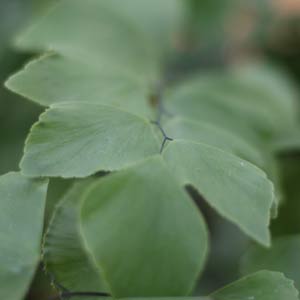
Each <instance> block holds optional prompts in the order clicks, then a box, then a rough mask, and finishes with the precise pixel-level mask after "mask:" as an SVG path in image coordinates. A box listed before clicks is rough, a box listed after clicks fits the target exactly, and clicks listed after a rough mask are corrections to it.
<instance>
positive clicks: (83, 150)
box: [21, 102, 159, 177]
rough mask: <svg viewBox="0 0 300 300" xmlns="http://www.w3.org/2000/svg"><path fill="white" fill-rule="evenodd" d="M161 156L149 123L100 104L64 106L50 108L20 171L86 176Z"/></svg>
mask: <svg viewBox="0 0 300 300" xmlns="http://www.w3.org/2000/svg"><path fill="white" fill-rule="evenodd" d="M158 151H159V145H158V141H157V140H156V137H155V136H154V134H153V132H152V127H151V124H150V123H149V122H148V121H147V120H146V119H142V118H140V117H137V116H135V115H132V114H130V113H127V112H125V111H122V110H119V109H116V108H112V107H109V106H104V105H100V104H96V103H81V102H74V103H62V104H56V105H53V106H51V108H50V109H49V110H48V111H46V113H45V114H43V115H42V116H41V118H40V121H39V122H38V123H37V124H36V125H35V126H34V127H33V129H32V131H31V133H30V135H29V138H28V140H27V143H26V146H25V154H24V157H23V160H22V162H21V168H22V171H23V173H24V174H26V175H29V176H33V177H35V176H36V177H37V176H48V177H51V176H52V177H59V176H61V177H86V176H89V175H91V174H93V173H95V172H97V171H111V170H118V169H121V168H124V167H126V166H128V165H131V164H134V163H136V162H138V161H140V160H143V159H145V158H147V157H149V156H151V155H154V154H156V153H158Z"/></svg>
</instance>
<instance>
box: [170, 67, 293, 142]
mask: <svg viewBox="0 0 300 300" xmlns="http://www.w3.org/2000/svg"><path fill="white" fill-rule="evenodd" d="M295 99H296V95H295V93H294V89H293V88H292V86H291V85H289V84H288V82H287V80H286V79H285V78H284V76H282V74H281V73H279V72H276V71H275V70H273V69H272V68H270V69H269V68H267V67H265V66H261V65H254V66H247V65H246V66H242V67H239V68H236V69H233V70H230V71H229V72H227V73H226V72H223V73H220V72H219V73H211V74H207V73H206V74H205V75H204V74H199V75H197V76H195V77H193V78H192V79H189V80H187V81H185V82H183V83H182V84H181V85H179V86H177V87H176V88H173V89H172V90H170V94H169V97H168V100H169V101H168V102H169V104H168V105H169V106H168V110H169V111H170V112H171V113H172V114H174V115H181V116H184V117H186V118H191V119H194V120H202V121H203V120H204V121H210V122H212V123H214V124H218V125H220V126H222V127H225V128H228V129H230V130H231V131H232V132H237V133H240V134H241V135H242V136H243V137H244V138H247V139H250V140H251V141H252V139H251V134H250V132H249V128H248V129H247V127H250V129H252V130H253V129H255V131H256V132H257V133H259V134H260V135H262V136H263V137H266V136H267V137H269V136H273V135H276V134H278V133H280V132H285V131H287V130H290V129H291V128H293V126H295V124H296V123H297V116H296V111H297V105H296V101H295ZM237 124H238V125H237Z"/></svg>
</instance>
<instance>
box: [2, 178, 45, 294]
mask: <svg viewBox="0 0 300 300" xmlns="http://www.w3.org/2000/svg"><path fill="white" fill-rule="evenodd" d="M46 192H47V181H46V180H30V179H27V178H24V177H22V176H21V175H20V174H19V173H9V174H7V175H3V176H1V177H0V204H1V210H0V260H1V263H0V298H1V299H10V300H21V299H23V297H24V295H25V294H26V292H27V289H28V287H29V285H30V282H31V280H32V277H33V275H34V272H35V268H36V266H37V263H38V261H39V257H40V241H41V235H42V228H43V215H44V207H45V200H46Z"/></svg>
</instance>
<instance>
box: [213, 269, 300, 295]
mask: <svg viewBox="0 0 300 300" xmlns="http://www.w3.org/2000/svg"><path fill="white" fill-rule="evenodd" d="M210 297H211V298H212V299H213V300H298V291H297V290H296V289H295V287H294V285H293V282H292V281H291V280H288V279H287V278H285V277H284V275H283V274H281V273H276V272H270V271H261V272H258V273H255V274H251V275H249V276H247V277H244V278H242V279H240V280H238V281H236V282H234V283H232V284H230V285H228V286H226V287H224V288H223V289H221V290H219V291H217V292H215V293H213V294H212V295H211V296H210Z"/></svg>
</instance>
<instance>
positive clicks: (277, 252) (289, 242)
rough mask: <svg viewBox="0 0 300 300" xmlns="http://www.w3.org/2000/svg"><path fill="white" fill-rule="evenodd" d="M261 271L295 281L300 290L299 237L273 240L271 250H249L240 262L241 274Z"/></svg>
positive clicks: (256, 248) (255, 248) (257, 248)
mask: <svg viewBox="0 0 300 300" xmlns="http://www.w3.org/2000/svg"><path fill="white" fill-rule="evenodd" d="M261 269H268V270H273V271H279V272H282V273H284V274H285V276H287V277H288V278H290V279H293V280H294V281H295V285H296V287H297V288H298V289H299V288H300V235H294V236H284V237H279V238H276V239H274V240H273V242H272V248H270V249H263V248H261V247H258V246H253V247H252V248H250V249H249V250H248V251H247V253H246V254H245V256H244V257H243V259H242V262H241V270H242V272H243V274H248V273H252V272H255V271H258V270H261Z"/></svg>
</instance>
